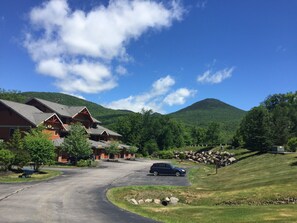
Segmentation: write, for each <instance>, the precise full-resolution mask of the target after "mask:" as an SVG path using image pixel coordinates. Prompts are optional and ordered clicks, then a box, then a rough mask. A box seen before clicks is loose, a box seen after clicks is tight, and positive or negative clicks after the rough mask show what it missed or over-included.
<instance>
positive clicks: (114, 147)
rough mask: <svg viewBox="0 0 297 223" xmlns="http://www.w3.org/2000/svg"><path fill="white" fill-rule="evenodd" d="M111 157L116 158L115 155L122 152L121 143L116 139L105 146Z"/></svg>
mask: <svg viewBox="0 0 297 223" xmlns="http://www.w3.org/2000/svg"><path fill="white" fill-rule="evenodd" d="M105 151H106V153H107V154H108V158H109V159H114V156H115V155H117V154H119V153H120V149H119V143H118V142H116V141H114V142H111V143H110V145H109V146H108V147H106V148H105Z"/></svg>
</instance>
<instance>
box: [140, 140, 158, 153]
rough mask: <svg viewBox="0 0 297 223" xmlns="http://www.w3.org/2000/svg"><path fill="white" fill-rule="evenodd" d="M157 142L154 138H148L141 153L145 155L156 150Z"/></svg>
mask: <svg viewBox="0 0 297 223" xmlns="http://www.w3.org/2000/svg"><path fill="white" fill-rule="evenodd" d="M158 150H159V148H158V144H157V142H156V140H155V139H150V140H148V141H147V142H145V143H144V146H143V149H142V150H141V151H142V155H144V156H147V155H151V154H153V153H154V152H156V151H158Z"/></svg>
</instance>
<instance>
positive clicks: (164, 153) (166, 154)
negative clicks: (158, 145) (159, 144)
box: [153, 150, 174, 159]
mask: <svg viewBox="0 0 297 223" xmlns="http://www.w3.org/2000/svg"><path fill="white" fill-rule="evenodd" d="M153 157H157V158H160V159H172V158H173V157H174V153H173V151H172V150H161V151H158V152H155V153H154V154H153Z"/></svg>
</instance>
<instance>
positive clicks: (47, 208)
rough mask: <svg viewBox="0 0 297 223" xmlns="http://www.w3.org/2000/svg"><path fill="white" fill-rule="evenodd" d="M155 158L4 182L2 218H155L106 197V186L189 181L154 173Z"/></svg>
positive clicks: (27, 221) (28, 222)
mask: <svg viewBox="0 0 297 223" xmlns="http://www.w3.org/2000/svg"><path fill="white" fill-rule="evenodd" d="M152 163H153V161H148V160H142V161H122V162H119V163H110V162H103V163H102V165H101V166H100V168H95V169H65V170H64V174H63V175H62V176H60V177H58V178H56V179H53V180H49V181H44V182H39V183H24V184H0V216H1V217H0V222H5V223H10V222H11V223H12V222H13V223H17V222H22V223H35V222H36V223H41V222H49V223H50V222H55V223H56V222H61V223H62V222H63V223H68V222H69V223H76V222H80V223H81V222H88V223H92V222H96V223H101V222H102V223H107V222H121V223H126V222H127V223H133V222H135V223H136V222H143V223H146V222H148V223H149V222H154V221H152V220H150V219H146V218H143V217H140V216H138V215H135V214H132V213H129V212H127V211H124V210H121V209H119V208H117V207H115V206H114V205H112V204H111V203H109V202H108V201H107V200H106V197H105V193H106V190H107V189H108V188H110V187H114V186H124V185H146V184H149V185H187V184H188V183H187V179H186V177H174V176H161V177H159V176H157V177H154V176H150V175H148V174H147V171H148V169H149V167H150V166H151V164H152Z"/></svg>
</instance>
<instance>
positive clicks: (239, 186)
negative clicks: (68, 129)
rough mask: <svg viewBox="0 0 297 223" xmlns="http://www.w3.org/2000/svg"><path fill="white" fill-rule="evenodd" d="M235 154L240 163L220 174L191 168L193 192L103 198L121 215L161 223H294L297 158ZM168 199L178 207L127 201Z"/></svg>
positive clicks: (122, 191) (152, 189)
mask: <svg viewBox="0 0 297 223" xmlns="http://www.w3.org/2000/svg"><path fill="white" fill-rule="evenodd" d="M235 153H236V157H238V158H240V160H239V161H238V162H237V163H235V164H233V165H231V166H227V167H224V168H220V169H219V171H218V174H215V169H214V167H212V166H206V165H198V166H193V165H191V166H192V168H191V170H190V172H189V174H188V178H189V180H190V181H191V183H192V185H191V186H188V187H167V186H137V187H136V186H135V187H124V188H123V187H122V188H114V189H111V190H110V191H108V194H107V196H108V198H109V199H110V200H111V201H112V202H113V203H115V204H116V205H118V206H120V207H121V208H123V209H127V210H129V211H132V212H135V213H138V214H140V215H143V216H146V217H150V218H153V219H155V220H158V221H162V222H297V190H296V188H297V154H286V155H275V154H256V152H250V151H247V150H238V151H235ZM179 165H180V166H184V165H183V163H181V164H179ZM171 194H172V195H174V196H176V197H178V198H179V199H180V203H179V204H178V205H176V206H170V205H169V206H166V207H165V206H160V205H156V204H144V205H132V204H130V203H129V202H128V201H127V200H128V199H131V198H135V199H136V200H139V199H146V198H162V197H166V196H170V195H171ZM288 200H289V201H290V202H287V201H288ZM293 200H295V201H296V202H295V203H296V204H293Z"/></svg>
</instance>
